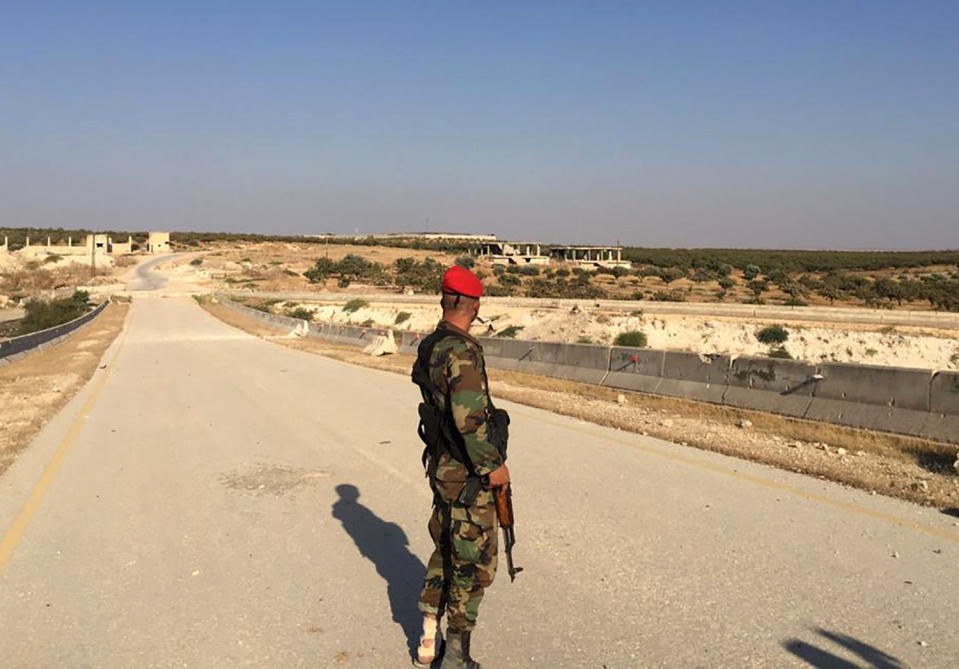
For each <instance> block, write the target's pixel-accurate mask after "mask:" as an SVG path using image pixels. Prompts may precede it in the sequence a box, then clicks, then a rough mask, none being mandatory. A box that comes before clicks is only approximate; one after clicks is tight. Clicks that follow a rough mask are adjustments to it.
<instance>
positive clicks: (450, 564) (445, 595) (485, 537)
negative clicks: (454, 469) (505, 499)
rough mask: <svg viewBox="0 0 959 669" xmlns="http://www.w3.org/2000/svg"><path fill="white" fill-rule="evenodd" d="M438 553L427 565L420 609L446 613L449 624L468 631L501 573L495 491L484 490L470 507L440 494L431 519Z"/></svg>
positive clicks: (462, 630) (431, 533)
mask: <svg viewBox="0 0 959 669" xmlns="http://www.w3.org/2000/svg"><path fill="white" fill-rule="evenodd" d="M429 531H430V536H431V537H432V538H433V544H434V549H433V554H432V555H431V556H430V561H429V563H428V564H427V566H426V577H425V578H424V580H423V591H422V593H421V594H420V603H419V609H420V611H422V612H423V613H426V614H429V615H434V616H441V615H442V614H443V610H444V608H445V610H446V613H447V616H448V619H447V625H448V626H449V627H450V628H451V629H454V630H457V631H461V632H469V631H472V629H473V628H474V627H475V626H476V616H477V614H478V612H479V605H480V602H481V601H482V599H483V593H484V592H485V590H486V588H488V587H489V586H490V584H491V583H492V582H493V577H494V576H495V575H496V553H497V546H498V544H497V535H496V507H495V506H494V504H493V497H492V493H490V492H489V491H486V490H484V491H481V492H480V494H479V495H478V496H477V498H476V502H475V503H474V504H473V505H472V506H469V507H466V506H463V505H462V504H459V503H458V502H455V501H453V502H447V501H445V500H444V499H443V497H441V496H440V495H436V496H435V499H434V504H433V515H432V517H431V518H430V522H429Z"/></svg>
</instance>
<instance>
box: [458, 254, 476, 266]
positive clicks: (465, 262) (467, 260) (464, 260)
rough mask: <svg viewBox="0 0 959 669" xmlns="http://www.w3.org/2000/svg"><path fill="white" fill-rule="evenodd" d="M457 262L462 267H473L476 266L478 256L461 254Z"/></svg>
mask: <svg viewBox="0 0 959 669" xmlns="http://www.w3.org/2000/svg"><path fill="white" fill-rule="evenodd" d="M455 262H456V264H457V265H459V266H460V267H465V268H466V269H473V268H474V267H476V258H474V257H473V256H460V257H459V258H457V259H456V261H455Z"/></svg>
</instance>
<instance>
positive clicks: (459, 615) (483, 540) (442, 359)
mask: <svg viewBox="0 0 959 669" xmlns="http://www.w3.org/2000/svg"><path fill="white" fill-rule="evenodd" d="M482 295H483V284H482V283H481V282H480V280H479V278H478V277H477V276H476V275H475V274H473V273H472V272H470V271H469V270H468V269H465V268H463V267H459V266H454V267H451V268H450V269H449V270H447V271H446V273H445V274H444V276H443V297H442V300H441V302H440V304H441V306H442V308H443V318H442V320H441V321H440V323H439V325H438V326H437V327H436V330H435V332H433V334H431V335H429V336H428V337H426V338H425V339H424V340H423V342H421V344H420V346H419V352H418V356H417V361H416V364H415V365H414V366H413V381H414V382H415V383H417V385H419V386H420V389H421V391H422V394H423V404H421V405H420V418H421V423H420V436H421V437H423V441H424V442H425V443H426V444H427V446H426V450H425V452H424V454H423V459H424V463H425V464H426V468H427V476H428V478H429V481H430V487H431V488H432V490H433V515H432V517H431V518H430V522H429V532H430V536H431V537H432V538H433V543H434V546H435V548H434V550H433V554H432V556H431V557H430V560H429V564H428V565H427V568H426V577H425V579H424V584H423V591H422V593H421V595H420V602H419V609H420V611H422V613H423V617H424V618H423V635H422V636H421V638H420V643H419V648H418V649H417V658H416V660H415V661H414V664H416V665H417V666H429V664H430V663H431V662H432V661H433V660H434V658H435V657H436V654H437V651H438V649H439V645H440V641H441V637H440V634H439V632H438V628H439V619H440V618H441V617H442V615H443V613H444V609H445V612H446V614H447V617H448V619H447V634H446V650H445V654H444V656H443V663H442V667H443V669H457V668H460V667H466V668H468V669H474V668H475V669H478V668H479V666H480V665H479V664H478V663H477V662H475V661H474V660H473V659H472V658H471V657H470V634H471V632H472V631H473V628H474V627H475V625H476V616H477V613H478V610H479V605H480V601H481V600H482V599H483V592H484V591H485V590H486V588H488V587H489V585H490V584H491V583H492V582H493V577H494V575H495V574H496V553H497V534H496V525H497V520H496V509H495V506H494V502H493V492H492V491H491V489H492V488H499V487H501V486H505V485H506V484H507V483H509V470H508V469H507V468H506V465H505V464H504V462H503V459H504V454H503V453H501V452H500V450H499V449H498V448H497V445H496V439H495V437H494V435H493V432H494V431H495V430H494V428H493V425H494V423H495V421H494V423H491V412H492V411H493V407H492V403H491V402H490V399H489V388H488V382H487V379H486V369H485V363H484V361H483V348H482V346H480V344H479V342H478V341H476V340H475V339H474V338H473V337H471V336H470V335H469V328H470V324H471V323H472V322H473V320H474V319H475V318H476V317H477V315H478V313H479V300H480V297H481V296H482ZM504 447H505V444H504Z"/></svg>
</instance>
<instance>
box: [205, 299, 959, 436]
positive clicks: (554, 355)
mask: <svg viewBox="0 0 959 669" xmlns="http://www.w3.org/2000/svg"><path fill="white" fill-rule="evenodd" d="M221 299H222V298H221ZM223 303H224V304H227V305H229V306H231V307H232V308H234V309H237V310H241V311H243V312H245V313H248V314H250V315H252V316H254V317H256V318H258V319H260V320H263V321H265V322H269V323H271V324H273V325H275V326H277V327H284V328H290V329H293V328H296V327H303V325H304V324H305V323H306V321H300V320H298V319H295V318H289V317H287V316H280V315H277V314H267V313H264V312H262V311H258V310H256V309H251V308H250V307H246V306H244V305H239V304H236V303H233V302H232V301H230V300H227V299H223ZM306 331H307V333H308V334H309V335H311V336H316V337H320V338H322V339H326V340H329V341H335V342H338V343H343V344H349V345H354V346H365V345H366V344H368V343H369V342H371V341H372V340H373V339H374V338H375V337H376V336H377V335H380V334H385V333H386V330H383V329H378V328H364V327H359V326H353V325H334V324H327V323H310V324H309V328H308V329H307V330H306ZM423 336H425V335H424V334H423V333H416V332H408V331H394V337H395V338H396V343H397V348H398V350H399V351H400V352H403V353H409V354H415V353H416V349H417V347H418V345H419V343H420V341H421V339H422V337H423ZM479 341H480V343H481V344H482V345H483V349H484V351H485V353H486V361H487V365H488V366H489V368H490V369H506V370H512V371H518V372H526V373H530V374H538V375H543V376H551V377H556V378H565V379H570V380H574V381H580V382H583V383H594V384H600V383H601V384H602V385H604V386H607V387H610V388H619V389H623V390H633V391H639V392H645V393H654V394H658V395H666V396H670V397H684V398H690V399H695V400H700V401H705V402H712V403H715V404H725V405H727V406H733V407H738V408H743V409H753V410H757V411H768V412H772V413H778V414H783V415H787V416H795V417H801V418H808V419H811V420H819V421H824V422H829V423H835V424H839V425H846V426H850V427H857V428H865V429H871V430H878V431H884V432H895V433H900V434H909V435H915V436H921V437H926V438H929V439H936V440H939V441H946V442H951V443H959V373H956V372H939V373H937V374H935V375H933V373H932V371H930V370H920V369H904V368H898V367H878V366H871V365H848V364H840V363H823V364H821V365H818V366H817V365H814V364H812V363H807V362H802V361H797V360H780V359H773V358H762V357H752V356H741V357H738V358H736V359H730V357H729V356H726V355H712V356H701V355H698V354H696V353H689V352H683V351H654V350H649V349H637V348H629V347H620V346H614V347H612V348H606V347H603V346H592V345H587V344H560V343H552V342H533V341H524V340H516V339H501V338H495V337H494V338H491V337H481V338H480V339H479ZM817 374H821V375H822V377H823V378H822V379H821V380H816V378H814V377H815V375H817Z"/></svg>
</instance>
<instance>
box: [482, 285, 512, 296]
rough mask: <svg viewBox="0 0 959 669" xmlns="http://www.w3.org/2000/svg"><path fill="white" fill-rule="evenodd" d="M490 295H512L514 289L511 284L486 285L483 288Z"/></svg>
mask: <svg viewBox="0 0 959 669" xmlns="http://www.w3.org/2000/svg"><path fill="white" fill-rule="evenodd" d="M483 292H484V294H485V295H487V296H488V297H512V295H513V289H512V287H510V286H486V287H485V288H484V290H483Z"/></svg>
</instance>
